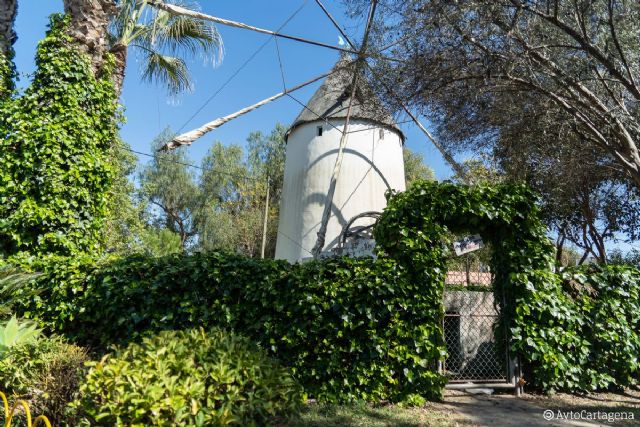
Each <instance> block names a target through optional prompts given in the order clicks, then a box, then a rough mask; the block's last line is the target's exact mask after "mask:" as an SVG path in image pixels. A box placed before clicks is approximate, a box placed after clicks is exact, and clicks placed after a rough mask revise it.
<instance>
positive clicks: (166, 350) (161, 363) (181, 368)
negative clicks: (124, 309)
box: [73, 329, 303, 426]
mask: <svg viewBox="0 0 640 427" xmlns="http://www.w3.org/2000/svg"><path fill="white" fill-rule="evenodd" d="M90 366H91V369H90V371H89V373H88V375H87V378H86V379H85V381H84V382H83V384H82V386H81V388H80V397H79V400H78V401H76V402H75V403H74V405H73V406H74V407H75V409H76V410H78V415H79V418H80V420H79V422H78V425H109V426H178V425H193V426H227V425H236V426H258V425H265V424H267V423H269V422H270V421H273V419H274V417H288V416H294V415H297V413H298V411H299V410H300V408H301V405H302V401H303V395H302V389H301V387H300V386H299V385H298V384H297V383H296V382H295V380H294V379H293V378H292V376H291V373H290V372H289V371H288V370H287V369H284V368H282V367H280V366H279V365H278V364H277V363H276V362H275V361H274V360H272V359H270V358H269V357H267V356H266V355H265V354H264V353H263V352H262V351H260V350H258V349H257V348H255V346H254V345H253V344H251V343H250V342H249V341H248V340H246V339H245V338H242V337H239V336H235V335H233V334H229V333H227V332H224V331H221V330H213V331H210V332H205V330H204V329H193V330H186V331H163V332H160V333H159V334H158V335H155V336H152V337H147V338H145V339H143V340H142V342H141V343H132V344H130V345H128V346H127V347H125V348H121V349H117V350H116V351H115V354H113V355H108V356H105V357H104V358H103V359H102V360H101V361H100V362H92V363H91V364H90Z"/></svg>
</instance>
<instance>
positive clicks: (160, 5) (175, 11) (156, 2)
mask: <svg viewBox="0 0 640 427" xmlns="http://www.w3.org/2000/svg"><path fill="white" fill-rule="evenodd" d="M147 3H148V4H149V5H150V6H153V7H155V8H156V9H159V10H163V11H165V12H168V13H171V14H172V15H181V16H189V17H191V18H196V19H202V20H204V21H211V22H215V23H216V24H220V25H226V26H229V27H234V28H240V29H243V30H250V31H255V32H257V33H262V34H268V35H270V36H273V37H280V38H283V39H287V40H293V41H296V42H301V43H306V44H310V45H313V46H319V47H324V48H327V49H332V50H337V51H340V52H344V53H349V54H352V55H359V54H361V52H359V51H356V50H354V49H347V48H344V47H339V46H334V45H331V44H328V43H322V42H318V41H315V40H310V39H306V38H304V37H298V36H292V35H289V34H283V33H280V32H277V31H273V30H267V29H265V28H260V27H254V26H253V25H248V24H244V23H242V22H238V21H232V20H230V19H224V18H219V17H217V16H213V15H208V14H206V13H202V12H197V11H195V10H191V9H187V8H184V7H181V6H177V5H174V4H168V3H165V2H163V1H162V0H147ZM375 56H376V57H378V58H380V59H384V60H386V61H392V62H405V61H404V60H401V59H397V58H392V57H390V56H384V55H379V54H376V55H375Z"/></svg>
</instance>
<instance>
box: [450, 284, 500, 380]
mask: <svg viewBox="0 0 640 427" xmlns="http://www.w3.org/2000/svg"><path fill="white" fill-rule="evenodd" d="M444 298H445V308H446V313H445V316H444V325H443V329H444V339H445V343H446V345H447V357H446V359H445V361H444V364H443V369H444V372H445V374H446V375H447V377H448V378H449V382H452V383H453V382H482V383H488V382H507V381H509V380H510V375H509V372H508V365H509V363H508V354H507V346H506V339H505V337H504V328H500V327H499V326H500V325H499V321H500V316H499V313H498V311H497V309H496V308H495V306H494V304H493V301H494V299H493V292H492V289H491V288H490V287H488V289H487V290H473V291H468V290H445V294H444Z"/></svg>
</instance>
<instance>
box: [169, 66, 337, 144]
mask: <svg viewBox="0 0 640 427" xmlns="http://www.w3.org/2000/svg"><path fill="white" fill-rule="evenodd" d="M329 74H331V73H324V74H321V75H319V76H317V77H314V78H313V79H311V80H307V81H306V82H304V83H301V84H299V85H297V86H294V87H292V88H290V89H287V90H284V91H282V92H280V93H277V94H275V95H273V96H270V97H269V98H265V99H263V100H262V101H260V102H256V103H255V104H253V105H250V106H248V107H245V108H243V109H241V110H238V111H236V112H235V113H231V114H229V115H228V116H224V117H220V118H218V119H215V120H213V121H210V122H208V123H205V124H204V125H202V126H200V127H198V128H196V129H194V130H191V131H189V132H185V133H183V134H181V135H178V136H176V137H175V138H173V139H172V140H171V141H169V142H168V143H166V144H165V145H163V146H162V147H160V149H159V150H158V151H168V150H173V149H175V148H178V147H181V146H183V145H191V144H192V143H193V142H194V141H195V140H197V139H198V138H201V137H202V136H204V135H205V134H206V133H209V132H211V131H212V130H214V129H217V128H219V127H220V126H222V125H223V124H225V123H227V122H229V121H231V120H233V119H235V118H237V117H240V116H242V115H245V114H247V113H250V112H251V111H253V110H256V109H258V108H260V107H262V106H263V105H266V104H268V103H270V102H273V101H275V100H276V99H278V98H282V97H283V96H285V95H288V94H290V93H291V92H295V91H296V90H298V89H302V88H303V87H305V86H309V85H310V84H312V83H315V82H317V81H318V80H320V79H323V78H325V77H327V76H328V75H329Z"/></svg>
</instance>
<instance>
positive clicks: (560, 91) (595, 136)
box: [346, 0, 640, 187]
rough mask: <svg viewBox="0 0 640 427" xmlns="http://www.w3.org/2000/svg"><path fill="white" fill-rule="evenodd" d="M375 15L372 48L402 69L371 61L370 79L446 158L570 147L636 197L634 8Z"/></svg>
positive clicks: (530, 2)
mask: <svg viewBox="0 0 640 427" xmlns="http://www.w3.org/2000/svg"><path fill="white" fill-rule="evenodd" d="M346 1H347V3H349V4H352V5H354V6H355V9H356V10H354V12H364V11H365V10H366V7H368V5H369V2H368V1H365V0H346ZM377 12H378V13H377V18H378V19H377V20H376V25H375V26H374V28H373V30H372V33H373V37H372V41H371V44H370V49H371V50H372V51H373V52H375V51H376V50H377V49H380V48H382V47H383V46H386V47H389V50H388V51H387V54H389V55H391V56H393V57H394V58H397V59H400V60H399V61H378V62H376V66H375V69H374V71H373V72H372V74H373V76H372V77H374V78H373V80H374V81H375V83H379V81H381V80H382V81H384V83H385V84H384V85H380V93H381V94H382V95H383V96H386V97H387V98H391V99H390V101H392V102H393V101H394V98H395V97H390V96H389V93H388V91H387V90H385V87H392V88H394V91H395V92H396V94H397V96H398V97H399V98H400V99H403V100H405V102H408V103H410V104H412V105H413V106H414V107H415V108H416V109H418V110H420V111H421V112H423V113H424V114H426V115H427V116H428V117H429V119H430V120H431V121H432V123H433V124H434V126H435V127H436V130H437V133H438V134H439V136H440V137H441V141H443V142H444V143H445V144H446V145H447V146H448V147H449V148H452V147H455V148H459V149H461V151H477V150H482V149H487V148H489V149H491V148H492V147H494V146H495V145H496V144H497V145H500V144H501V143H502V142H503V141H505V140H506V142H507V143H509V141H521V142H522V143H521V144H519V145H520V146H523V147H524V146H525V144H526V141H527V140H529V139H530V138H531V137H532V136H533V135H535V136H540V137H541V139H542V141H544V143H545V144H546V145H547V147H548V149H549V150H551V151H552V150H553V149H554V148H559V147H562V148H569V149H570V146H571V145H574V142H575V141H577V142H578V143H579V144H580V145H581V146H583V147H587V148H589V149H596V150H595V151H596V152H597V154H598V155H599V158H600V159H601V160H603V161H605V162H607V163H609V162H611V163H614V165H615V167H616V169H618V170H619V171H621V172H622V173H623V174H624V175H625V177H626V179H627V181H628V182H629V183H631V184H632V185H635V186H636V187H640V157H638V155H637V152H638V143H639V141H640V115H639V114H638V112H639V105H640V104H639V101H640V85H639V84H638V82H640V61H639V59H640V56H639V55H640V54H639V52H638V49H637V46H638V37H640V19H638V18H639V17H640V3H639V2H637V1H613V0H609V1H605V0H581V1H571V0H553V1H550V0H526V1H525V0H466V1H442V0H380V1H379V7H378V8H377ZM501 140H502V141H501ZM604 153H606V154H605V155H604V156H603V155H602V154H604ZM521 155H522V153H521ZM541 160H542V159H541ZM542 166H544V165H542Z"/></svg>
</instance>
